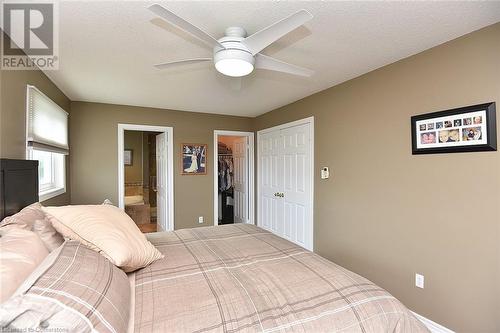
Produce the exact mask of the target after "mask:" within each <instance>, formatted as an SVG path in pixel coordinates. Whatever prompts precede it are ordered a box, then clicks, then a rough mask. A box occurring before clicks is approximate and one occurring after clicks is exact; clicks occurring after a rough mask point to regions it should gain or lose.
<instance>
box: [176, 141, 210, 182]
mask: <svg viewBox="0 0 500 333" xmlns="http://www.w3.org/2000/svg"><path fill="white" fill-rule="evenodd" d="M181 168H182V169H181V170H182V172H181V174H182V175H206V174H207V145H206V144H198V143H183V144H182V146H181Z"/></svg>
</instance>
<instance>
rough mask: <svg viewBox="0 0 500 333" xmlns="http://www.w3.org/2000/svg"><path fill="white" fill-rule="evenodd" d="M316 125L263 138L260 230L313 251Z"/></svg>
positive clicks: (260, 154)
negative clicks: (313, 161) (313, 167)
mask: <svg viewBox="0 0 500 333" xmlns="http://www.w3.org/2000/svg"><path fill="white" fill-rule="evenodd" d="M312 126H313V125H312V123H304V124H300V125H295V126H293V125H292V126H290V127H286V125H284V126H281V128H279V129H275V130H271V131H266V132H264V133H262V134H260V135H259V143H258V144H259V152H258V158H259V169H258V173H259V198H258V200H259V201H258V203H259V206H258V210H259V221H258V224H259V226H260V227H262V228H264V229H267V230H269V231H271V232H273V233H275V234H277V235H278V236H280V237H283V238H286V239H288V240H290V241H292V242H294V243H296V244H298V245H300V246H302V247H304V248H306V249H309V250H312V249H313V235H312V233H313V221H312V207H313V203H312V172H313V170H312V159H313V152H312V149H313V147H312V144H311V142H312V138H311V135H312Z"/></svg>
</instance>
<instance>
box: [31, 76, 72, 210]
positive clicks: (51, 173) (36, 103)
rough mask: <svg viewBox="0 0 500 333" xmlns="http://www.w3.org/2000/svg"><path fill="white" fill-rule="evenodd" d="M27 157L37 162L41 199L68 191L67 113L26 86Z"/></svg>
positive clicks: (38, 92) (37, 91)
mask: <svg viewBox="0 0 500 333" xmlns="http://www.w3.org/2000/svg"><path fill="white" fill-rule="evenodd" d="M26 113H27V122H26V123H27V135H26V146H27V157H28V159H31V160H37V161H38V163H39V164H38V186H39V193H38V194H39V197H40V198H39V200H40V201H43V200H47V199H50V198H52V197H55V196H57V195H60V194H62V193H65V192H66V165H65V155H67V154H68V153H69V148H68V114H67V113H66V111H64V110H63V109H62V108H61V107H59V105H57V104H56V103H54V102H53V101H52V100H51V99H50V98H48V97H47V96H45V95H44V94H43V93H42V92H41V91H39V90H38V89H37V88H35V87H34V86H28V87H27V112H26Z"/></svg>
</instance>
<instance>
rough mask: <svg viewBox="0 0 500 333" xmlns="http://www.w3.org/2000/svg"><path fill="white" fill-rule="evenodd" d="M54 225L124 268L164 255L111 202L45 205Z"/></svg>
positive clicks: (58, 229)
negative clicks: (109, 203)
mask: <svg viewBox="0 0 500 333" xmlns="http://www.w3.org/2000/svg"><path fill="white" fill-rule="evenodd" d="M43 210H44V211H45V213H47V217H48V218H49V220H50V222H51V223H52V225H53V226H54V228H55V229H56V230H57V231H58V232H60V233H61V234H62V235H63V236H64V237H66V238H70V239H74V240H78V241H80V242H82V243H83V244H85V245H86V246H88V247H89V248H91V249H92V250H94V251H97V252H99V253H101V254H102V255H103V256H105V257H106V258H108V259H109V260H110V261H111V262H112V263H113V264H115V265H116V266H118V267H120V268H122V269H123V270H124V271H125V272H132V271H135V270H137V269H139V268H142V267H145V266H147V265H149V264H151V263H152V262H153V261H155V260H158V259H160V258H162V257H163V255H162V254H161V253H160V252H159V251H158V250H157V249H156V248H155V247H154V246H153V245H152V244H151V243H150V242H149V241H147V240H146V237H145V236H144V235H143V234H142V233H141V231H140V230H139V228H138V227H137V226H136V224H135V223H134V221H132V219H131V218H130V217H129V216H128V215H127V214H125V212H124V211H123V210H121V209H119V208H117V207H115V206H111V205H81V206H63V207H43Z"/></svg>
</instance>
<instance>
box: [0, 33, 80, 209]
mask: <svg viewBox="0 0 500 333" xmlns="http://www.w3.org/2000/svg"><path fill="white" fill-rule="evenodd" d="M0 37H1V36H0ZM0 77H1V79H0V80H1V88H0V89H1V90H0V105H1V106H0V108H1V114H0V157H2V158H12V159H25V158H26V85H28V84H31V85H34V86H35V87H37V88H38V89H40V90H41V91H42V92H43V93H44V94H45V95H47V96H48V97H50V98H51V99H52V100H53V101H54V102H56V103H57V104H59V106H60V107H62V108H63V109H64V110H66V111H67V112H70V100H69V99H68V98H67V97H66V96H65V95H64V93H63V92H62V91H61V90H59V88H57V87H56V85H54V84H53V83H52V81H50V80H49V79H48V78H47V76H45V74H44V73H43V72H41V71H39V70H5V71H4V70H3V71H1V76H0ZM70 145H71V142H70ZM70 149H71V146H70ZM66 161H67V163H66V179H67V182H66V183H67V185H66V187H67V189H66V193H65V194H62V195H60V196H57V197H55V198H52V199H50V200H47V201H45V202H44V204H46V205H65V204H69V202H70V187H69V186H70V185H69V175H70V166H69V159H66Z"/></svg>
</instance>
